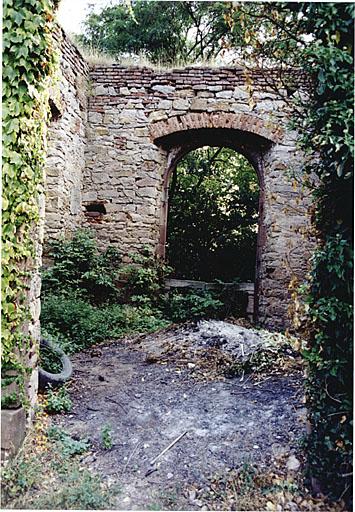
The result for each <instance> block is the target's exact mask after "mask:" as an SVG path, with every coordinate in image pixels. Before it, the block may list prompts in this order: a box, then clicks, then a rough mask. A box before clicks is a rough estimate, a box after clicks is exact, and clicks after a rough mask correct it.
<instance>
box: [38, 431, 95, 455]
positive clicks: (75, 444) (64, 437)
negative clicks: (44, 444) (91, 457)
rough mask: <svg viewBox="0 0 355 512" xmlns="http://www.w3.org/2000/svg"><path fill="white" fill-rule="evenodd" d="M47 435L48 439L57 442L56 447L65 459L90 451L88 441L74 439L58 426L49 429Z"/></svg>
mask: <svg viewBox="0 0 355 512" xmlns="http://www.w3.org/2000/svg"><path fill="white" fill-rule="evenodd" d="M47 435H48V439H50V440H51V441H55V445H56V447H57V448H58V450H59V453H60V455H61V456H63V457H74V456H75V455H82V454H83V453H85V452H87V451H88V450H89V449H90V443H89V441H88V440H87V439H74V438H73V437H71V436H70V434H68V433H67V432H66V431H65V430H63V429H61V428H59V427H56V426H52V427H49V429H48V432H47Z"/></svg>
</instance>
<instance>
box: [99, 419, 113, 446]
mask: <svg viewBox="0 0 355 512" xmlns="http://www.w3.org/2000/svg"><path fill="white" fill-rule="evenodd" d="M101 445H102V447H103V448H104V449H105V450H111V448H112V446H113V441H112V427H111V425H108V424H106V425H104V426H103V428H102V430H101Z"/></svg>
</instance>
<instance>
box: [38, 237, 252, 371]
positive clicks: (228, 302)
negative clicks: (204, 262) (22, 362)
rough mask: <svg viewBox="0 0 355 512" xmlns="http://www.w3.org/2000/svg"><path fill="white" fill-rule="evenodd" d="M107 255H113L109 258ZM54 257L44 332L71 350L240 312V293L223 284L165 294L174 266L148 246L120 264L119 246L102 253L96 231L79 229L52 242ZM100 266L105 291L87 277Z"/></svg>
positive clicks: (47, 359)
mask: <svg viewBox="0 0 355 512" xmlns="http://www.w3.org/2000/svg"><path fill="white" fill-rule="evenodd" d="M81 241H82V242H83V243H81ZM107 255H113V259H112V260H111V259H109V260H108V261H107ZM51 256H52V258H53V266H52V267H51V268H49V269H47V270H45V271H44V272H43V282H44V296H43V298H42V309H41V325H42V330H43V331H44V333H45V335H44V336H45V337H46V336H49V337H52V338H53V339H54V340H55V343H56V344H58V345H59V346H61V348H62V349H63V350H64V351H65V352H66V353H68V354H71V353H74V352H77V351H78V350H82V349H84V348H87V347H90V346H92V345H94V344H96V343H99V342H102V341H105V340H108V339H117V338H120V337H122V336H124V335H127V334H132V333H143V332H152V331H156V330H158V329H161V328H164V327H166V326H167V325H169V323H170V322H171V321H173V322H182V321H186V320H189V319H191V320H197V319H199V318H204V317H208V316H210V317H219V318H222V317H224V316H228V315H237V314H239V313H241V312H242V311H241V305H242V304H243V298H241V296H240V295H241V294H240V292H238V291H237V290H235V289H234V288H233V287H229V288H228V289H227V288H225V287H224V286H223V284H221V286H220V289H219V290H216V291H215V292H213V293H210V292H197V293H193V292H187V293H186V292H177V291H175V292H171V293H167V292H166V290H165V289H164V280H165V277H166V276H167V275H168V274H169V273H170V272H171V268H170V267H168V266H167V265H165V264H164V263H163V262H161V261H159V260H158V259H157V258H156V257H155V256H154V255H153V254H152V252H151V251H150V250H149V249H145V250H143V251H142V252H141V253H139V254H133V255H131V260H132V263H130V264H119V263H118V261H119V259H118V258H117V251H116V250H114V249H113V248H110V247H109V248H108V249H107V250H106V251H105V252H104V253H101V254H100V253H98V251H97V248H96V242H95V241H94V240H93V239H92V235H90V234H88V233H85V232H83V231H79V232H78V233H77V234H74V236H73V238H72V239H71V240H64V239H62V240H59V241H56V242H55V243H54V244H52V249H51ZM98 262H99V263H98ZM100 265H101V269H102V270H101V275H102V276H105V274H106V276H107V279H106V282H110V287H106V288H105V290H106V292H107V293H103V291H102V288H100V287H98V286H96V285H95V281H94V280H89V281H88V279H87V274H88V268H89V269H93V268H97V269H98V268H99V267H100ZM116 285H117V286H120V288H119V291H118V290H117V289H116ZM114 287H115V290H116V291H115V290H114V289H113V288H114ZM107 290H109V291H107ZM111 290H112V291H111ZM96 293H98V295H99V298H97V296H96ZM104 299H105V302H103V301H104ZM41 360H42V362H43V364H45V365H48V368H53V369H56V363H58V361H54V360H53V357H51V356H50V354H48V353H45V352H43V353H42V354H41Z"/></svg>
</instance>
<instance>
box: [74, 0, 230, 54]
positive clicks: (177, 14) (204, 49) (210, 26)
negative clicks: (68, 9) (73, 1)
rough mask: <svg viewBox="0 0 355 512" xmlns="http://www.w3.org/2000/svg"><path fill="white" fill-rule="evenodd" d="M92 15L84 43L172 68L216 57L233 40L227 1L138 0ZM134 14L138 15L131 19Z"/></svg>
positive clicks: (82, 38) (81, 38)
mask: <svg viewBox="0 0 355 512" xmlns="http://www.w3.org/2000/svg"><path fill="white" fill-rule="evenodd" d="M131 5H132V9H133V13H132V12H129V10H128V9H127V6H126V3H123V2H122V4H120V5H116V6H113V7H106V8H104V9H103V10H102V12H100V13H99V14H96V13H94V12H92V13H91V14H90V15H89V16H88V17H87V19H86V21H85V30H84V34H82V35H81V36H80V38H79V39H80V42H81V43H82V44H84V45H85V46H89V47H92V48H95V49H98V50H101V51H105V52H106V53H108V54H110V55H112V56H114V57H116V58H117V57H120V56H122V55H124V54H128V55H138V54H143V55H144V56H146V57H147V58H148V59H149V60H151V61H152V62H160V63H163V64H171V63H174V62H178V61H181V62H195V61H196V60H204V59H212V58H214V57H217V56H218V55H219V54H220V53H221V52H222V51H223V47H224V43H225V41H224V39H231V38H233V34H232V33H231V31H230V30H229V27H228V24H227V22H226V14H227V12H228V9H229V5H228V4H227V3H226V2H183V1H179V2H168V1H159V2H155V1H152V0H145V1H142V0H138V1H132V2H131ZM132 14H133V15H132Z"/></svg>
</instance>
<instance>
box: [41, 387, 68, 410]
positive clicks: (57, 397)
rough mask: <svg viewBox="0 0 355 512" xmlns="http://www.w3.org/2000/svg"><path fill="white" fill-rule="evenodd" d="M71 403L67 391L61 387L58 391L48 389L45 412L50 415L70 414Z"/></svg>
mask: <svg viewBox="0 0 355 512" xmlns="http://www.w3.org/2000/svg"><path fill="white" fill-rule="evenodd" d="M72 406H73V403H72V401H71V400H70V397H69V393H68V391H67V389H66V388H65V387H64V386H63V387H61V388H60V389H58V391H54V390H52V389H49V390H48V392H47V396H46V411H47V412H48V413H50V414H58V413H62V412H70V411H71V409H72Z"/></svg>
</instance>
